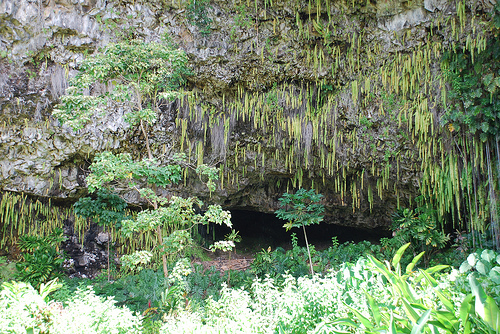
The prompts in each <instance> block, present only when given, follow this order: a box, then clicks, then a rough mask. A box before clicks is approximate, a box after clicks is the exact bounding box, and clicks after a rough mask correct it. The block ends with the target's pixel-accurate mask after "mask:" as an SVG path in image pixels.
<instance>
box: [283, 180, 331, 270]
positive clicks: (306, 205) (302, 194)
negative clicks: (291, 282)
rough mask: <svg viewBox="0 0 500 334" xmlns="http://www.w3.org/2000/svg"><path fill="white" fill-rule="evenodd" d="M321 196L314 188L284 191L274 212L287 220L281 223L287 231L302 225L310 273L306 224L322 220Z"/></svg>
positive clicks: (310, 261)
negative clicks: (283, 223) (293, 192)
mask: <svg viewBox="0 0 500 334" xmlns="http://www.w3.org/2000/svg"><path fill="white" fill-rule="evenodd" d="M322 197H323V195H321V194H316V192H315V191H314V189H310V190H305V189H299V190H297V192H296V193H295V194H289V193H284V194H283V196H282V197H281V198H280V199H279V201H280V205H281V209H279V210H277V211H276V212H275V213H276V217H278V218H280V219H283V220H286V221H288V222H287V223H285V225H283V227H284V228H285V229H286V230H287V231H288V230H290V229H291V228H294V227H299V228H300V227H302V230H303V232H304V239H305V242H306V247H307V254H308V255H309V266H310V270H311V274H313V273H314V269H313V263H312V258H311V252H310V250H309V242H308V241H307V233H306V226H309V225H312V224H319V223H320V222H321V221H322V220H323V212H324V211H325V207H324V205H322V204H321V203H320V201H321V198H322Z"/></svg>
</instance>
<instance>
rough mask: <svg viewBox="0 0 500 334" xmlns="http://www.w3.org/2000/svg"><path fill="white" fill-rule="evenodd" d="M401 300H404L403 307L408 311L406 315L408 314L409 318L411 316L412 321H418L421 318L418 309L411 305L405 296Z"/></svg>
mask: <svg viewBox="0 0 500 334" xmlns="http://www.w3.org/2000/svg"><path fill="white" fill-rule="evenodd" d="M401 301H402V302H403V307H404V309H405V311H406V315H407V316H408V318H410V320H411V321H412V322H414V323H416V322H417V321H418V319H419V318H420V316H419V315H418V313H417V311H415V309H414V308H413V307H412V306H411V305H410V303H408V301H407V300H406V299H404V298H403V299H402V300H401Z"/></svg>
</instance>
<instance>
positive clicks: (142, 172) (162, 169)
mask: <svg viewBox="0 0 500 334" xmlns="http://www.w3.org/2000/svg"><path fill="white" fill-rule="evenodd" d="M90 170H91V174H90V175H89V176H88V177H87V178H86V182H87V185H88V188H89V191H90V192H94V191H96V190H97V189H100V188H102V187H104V186H105V185H106V184H107V183H109V182H112V181H115V180H126V181H128V182H129V186H131V187H135V186H136V184H135V182H134V180H144V181H145V182H147V183H148V184H154V185H157V186H160V187H165V186H168V185H170V184H172V183H176V182H179V181H180V180H181V177H182V174H181V167H180V166H179V165H167V166H160V165H159V164H158V162H157V161H156V160H155V159H144V160H140V161H134V160H132V157H131V156H130V154H128V153H120V154H114V153H112V152H103V153H101V154H98V155H97V156H96V157H95V158H94V162H93V163H92V165H91V166H90Z"/></svg>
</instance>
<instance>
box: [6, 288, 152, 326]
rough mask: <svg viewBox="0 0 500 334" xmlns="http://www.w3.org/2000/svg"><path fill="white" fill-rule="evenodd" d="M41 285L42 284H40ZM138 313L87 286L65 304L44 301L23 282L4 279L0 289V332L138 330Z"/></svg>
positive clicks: (44, 296) (42, 296)
mask: <svg viewBox="0 0 500 334" xmlns="http://www.w3.org/2000/svg"><path fill="white" fill-rule="evenodd" d="M42 288H43V287H42ZM141 332H142V331H141V317H139V316H136V315H134V314H133V313H132V312H131V311H130V310H129V309H127V308H126V307H123V308H120V307H116V306H115V302H114V300H113V299H111V298H108V299H103V298H101V297H98V296H96V295H95V294H94V291H93V290H92V289H91V288H87V289H79V290H77V292H76V294H75V295H74V296H73V297H72V298H71V299H70V300H69V301H68V302H67V304H66V305H65V306H63V304H62V303H58V302H48V301H47V298H46V293H43V291H42V294H40V293H38V292H37V291H35V289H33V287H32V286H31V285H29V284H27V283H21V282H12V283H4V284H3V285H2V290H1V292H0V333H13V334H14V333H15V334H18V333H51V334H52V333H54V334H73V333H74V334H81V333H86V334H90V333H91V334H121V333H124V334H125V333H141Z"/></svg>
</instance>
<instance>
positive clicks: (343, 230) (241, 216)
mask: <svg viewBox="0 0 500 334" xmlns="http://www.w3.org/2000/svg"><path fill="white" fill-rule="evenodd" d="M230 211H231V216H232V218H231V221H232V223H233V229H234V230H236V231H238V232H239V235H240V236H241V239H242V240H241V242H240V243H238V244H236V249H237V250H238V251H239V252H243V253H255V252H258V251H260V250H261V249H267V248H268V247H271V249H275V248H276V247H283V248H284V249H291V248H292V243H291V234H292V233H295V234H296V235H297V238H298V244H299V246H305V242H304V234H303V231H302V229H301V228H300V229H299V228H293V229H291V230H290V231H288V232H287V231H286V230H285V228H283V224H284V223H285V221H284V220H281V219H278V218H276V216H275V215H274V214H269V213H263V212H256V211H249V210H230ZM230 231H231V230H230V229H229V228H227V227H225V226H219V225H211V226H210V228H209V229H208V233H207V229H206V227H204V230H203V231H200V232H202V234H204V237H205V239H206V240H212V238H213V239H214V240H222V239H224V236H225V235H226V234H228V233H229V232H230ZM306 232H307V238H308V240H309V244H311V245H314V246H315V247H316V249H318V250H320V249H325V248H328V247H330V246H331V245H332V238H333V237H337V240H338V241H339V242H340V243H343V242H346V241H354V242H359V241H363V240H368V241H370V242H373V243H378V242H379V240H380V238H384V237H389V236H390V233H389V232H388V231H386V230H383V229H373V230H368V229H359V228H354V227H346V226H340V225H334V224H327V223H324V222H323V223H320V224H317V225H311V226H307V227H306Z"/></svg>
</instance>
